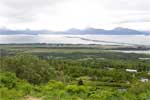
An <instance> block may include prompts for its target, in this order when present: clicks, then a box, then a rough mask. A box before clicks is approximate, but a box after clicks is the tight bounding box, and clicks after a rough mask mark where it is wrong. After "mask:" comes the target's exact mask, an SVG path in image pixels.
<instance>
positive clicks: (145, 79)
mask: <svg viewBox="0 0 150 100" xmlns="http://www.w3.org/2000/svg"><path fill="white" fill-rule="evenodd" d="M140 81H141V82H148V81H149V80H148V79H147V78H141V80H140Z"/></svg>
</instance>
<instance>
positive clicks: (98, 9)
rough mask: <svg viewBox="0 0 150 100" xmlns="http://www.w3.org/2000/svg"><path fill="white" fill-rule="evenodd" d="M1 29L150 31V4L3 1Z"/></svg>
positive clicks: (129, 0) (134, 0)
mask: <svg viewBox="0 0 150 100" xmlns="http://www.w3.org/2000/svg"><path fill="white" fill-rule="evenodd" d="M0 27H2V28H3V27H7V28H11V29H26V28H29V29H48V30H67V29H69V28H79V29H83V28H87V27H94V28H104V29H112V28H114V27H126V28H132V29H137V30H150V0H0Z"/></svg>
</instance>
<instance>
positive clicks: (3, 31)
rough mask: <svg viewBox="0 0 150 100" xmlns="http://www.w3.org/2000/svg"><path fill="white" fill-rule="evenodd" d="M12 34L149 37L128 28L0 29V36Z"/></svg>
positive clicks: (147, 33)
mask: <svg viewBox="0 0 150 100" xmlns="http://www.w3.org/2000/svg"><path fill="white" fill-rule="evenodd" d="M14 34H26V35H38V34H53V35H60V34H64V35H87V34H90V35H150V32H148V31H137V30H133V29H128V28H122V27H117V28H114V29H112V30H104V29H96V28H86V29H83V30H81V29H74V28H72V29H69V30H67V31H49V30H30V29H26V30H10V29H6V28H5V29H0V35H14Z"/></svg>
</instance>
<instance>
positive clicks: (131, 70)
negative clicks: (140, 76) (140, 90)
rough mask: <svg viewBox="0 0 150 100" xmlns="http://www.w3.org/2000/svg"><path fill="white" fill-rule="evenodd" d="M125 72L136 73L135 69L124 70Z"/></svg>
mask: <svg viewBox="0 0 150 100" xmlns="http://www.w3.org/2000/svg"><path fill="white" fill-rule="evenodd" d="M126 72H131V73H137V70H135V69H126Z"/></svg>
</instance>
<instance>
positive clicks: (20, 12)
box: [0, 0, 65, 22]
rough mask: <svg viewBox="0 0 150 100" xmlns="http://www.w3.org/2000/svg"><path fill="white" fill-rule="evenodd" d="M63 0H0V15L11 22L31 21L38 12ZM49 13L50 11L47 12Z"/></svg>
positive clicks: (50, 7) (51, 7)
mask: <svg viewBox="0 0 150 100" xmlns="http://www.w3.org/2000/svg"><path fill="white" fill-rule="evenodd" d="M63 1H65V0H0V9H1V10H0V16H1V17H5V18H7V19H8V21H12V22H31V21H33V20H34V19H36V16H37V15H38V14H39V13H43V12H44V11H45V10H49V11H50V9H53V5H55V4H57V3H60V2H63ZM49 13H51V12H49Z"/></svg>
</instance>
